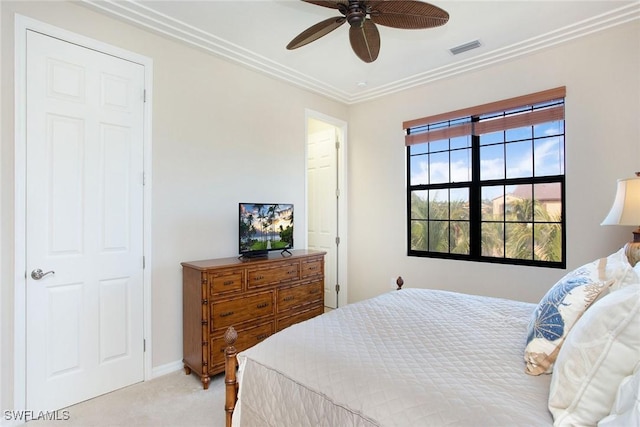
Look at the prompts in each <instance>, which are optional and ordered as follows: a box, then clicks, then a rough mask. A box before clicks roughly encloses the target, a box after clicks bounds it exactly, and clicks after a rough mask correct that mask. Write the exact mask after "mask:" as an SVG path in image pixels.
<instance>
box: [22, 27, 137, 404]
mask: <svg viewBox="0 0 640 427" xmlns="http://www.w3.org/2000/svg"><path fill="white" fill-rule="evenodd" d="M26 81H27V94H26V100H27V107H26V120H27V126H26V128H27V142H26V144H27V147H26V154H27V168H26V173H27V179H26V182H27V186H26V198H27V200H26V212H27V218H26V266H27V283H26V285H27V292H26V295H27V315H26V319H27V324H26V348H27V360H26V368H27V369H26V377H27V378H26V389H27V397H26V399H27V401H26V404H27V408H29V409H33V410H55V409H60V408H62V407H66V406H68V405H71V404H74V403H77V402H80V401H83V400H86V399H88V398H91V397H95V396H97V395H100V394H103V393H106V392H109V391H112V390H115V389H117V388H120V387H123V386H126V385H130V384H133V383H135V382H139V381H142V380H143V377H144V357H143V356H144V355H143V187H142V186H143V172H144V171H143V102H144V100H143V95H144V93H143V90H144V66H142V65H140V64H135V63H132V62H129V61H126V60H123V59H119V58H116V57H114V56H111V55H107V54H103V53H100V52H97V51H95V50H91V49H87V48H84V47H81V46H78V45H75V44H71V43H67V42H65V41H61V40H59V39H56V38H52V37H49V36H46V35H43V34H40V33H36V32H33V31H29V32H28V34H27V79H26Z"/></svg>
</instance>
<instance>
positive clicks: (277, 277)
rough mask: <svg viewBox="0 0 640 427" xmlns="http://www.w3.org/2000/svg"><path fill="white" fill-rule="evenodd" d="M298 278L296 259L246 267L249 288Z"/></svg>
mask: <svg viewBox="0 0 640 427" xmlns="http://www.w3.org/2000/svg"><path fill="white" fill-rule="evenodd" d="M299 278H300V263H299V262H297V261H292V262H280V263H278V264H275V265H270V266H266V267H261V268H260V267H258V268H249V269H247V286H248V287H249V289H251V288H258V287H261V286H271V285H275V284H278V283H286V282H290V281H292V280H298V279H299Z"/></svg>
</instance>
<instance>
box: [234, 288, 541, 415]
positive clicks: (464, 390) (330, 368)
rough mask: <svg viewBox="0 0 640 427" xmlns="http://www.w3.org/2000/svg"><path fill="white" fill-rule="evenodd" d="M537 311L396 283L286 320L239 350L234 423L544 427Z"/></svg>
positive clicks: (529, 306)
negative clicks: (533, 362) (536, 358)
mask: <svg viewBox="0 0 640 427" xmlns="http://www.w3.org/2000/svg"><path fill="white" fill-rule="evenodd" d="M534 307H535V305H534V304H528V303H522V302H515V301H509V300H503V299H496V298H487V297H479V296H471V295H463V294H456V293H451V292H443V291H430V290H420V289H403V290H401V291H395V292H390V293H388V294H384V295H381V296H379V297H376V298H373V299H371V300H368V301H363V302H359V303H356V304H351V305H348V306H346V307H343V308H340V309H338V310H334V311H332V312H329V313H326V314H324V315H322V316H319V317H316V318H314V319H311V320H308V321H306V322H303V323H300V324H297V325H293V326H291V327H289V328H287V329H285V330H283V331H281V332H280V333H277V334H275V335H273V336H271V337H269V338H268V339H267V340H265V341H264V342H263V343H261V344H259V345H256V346H254V347H252V348H250V349H249V350H247V351H244V352H242V353H240V354H239V355H238V359H239V362H240V381H241V383H240V396H239V400H238V405H237V406H236V412H235V413H234V419H233V422H234V426H260V427H262V426H273V427H285V426H291V427H302V426H327V427H341V426H407V427H416V426H542V425H551V424H552V418H551V414H550V413H549V412H548V410H547V399H548V393H549V381H550V376H548V375H547V376H540V377H532V376H530V375H527V374H525V373H524V364H523V349H524V345H525V339H526V328H527V323H528V321H529V317H530V314H531V312H532V311H533V309H534Z"/></svg>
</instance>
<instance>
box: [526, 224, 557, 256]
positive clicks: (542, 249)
mask: <svg viewBox="0 0 640 427" xmlns="http://www.w3.org/2000/svg"><path fill="white" fill-rule="evenodd" d="M533 236H534V239H535V240H534V244H535V252H534V255H535V256H534V258H535V259H536V260H539V261H556V262H558V261H561V260H562V224H560V223H553V224H535V225H534V233H533Z"/></svg>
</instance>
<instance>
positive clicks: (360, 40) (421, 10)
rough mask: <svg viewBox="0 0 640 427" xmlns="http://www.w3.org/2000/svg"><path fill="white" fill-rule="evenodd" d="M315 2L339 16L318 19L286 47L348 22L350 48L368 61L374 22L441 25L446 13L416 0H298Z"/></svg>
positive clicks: (375, 44) (374, 51) (376, 45)
mask: <svg viewBox="0 0 640 427" xmlns="http://www.w3.org/2000/svg"><path fill="white" fill-rule="evenodd" d="M302 1H304V2H305V3H311V4H314V5H316V6H323V7H327V8H330V9H337V10H338V11H339V12H340V14H341V15H342V16H339V17H336V18H329V19H326V20H324V21H322V22H319V23H317V24H315V25H313V26H311V27H309V28H307V29H306V30H304V31H303V32H302V33H300V34H298V35H297V36H296V37H295V38H294V39H293V40H291V42H289V44H288V45H287V49H289V50H292V49H297V48H299V47H301V46H304V45H306V44H309V43H311V42H312V41H315V40H317V39H319V38H320V37H323V36H325V35H327V34H329V33H330V32H331V31H333V30H335V29H336V28H338V27H339V26H340V25H342V24H344V23H345V22H348V23H349V25H350V27H351V28H349V42H350V43H351V49H352V50H353V52H354V53H355V54H356V56H358V58H360V59H361V60H362V61H364V62H367V63H370V62H373V61H375V60H376V58H378V53H380V33H379V32H378V29H377V27H376V25H383V26H386V27H391V28H399V29H423V28H434V27H439V26H441V25H444V24H446V23H447V21H449V14H448V13H447V12H446V11H444V10H442V9H440V8H439V7H437V6H434V5H432V4H429V3H426V2H424V1H418V0H404V1H378V0H331V1H324V0H302Z"/></svg>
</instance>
